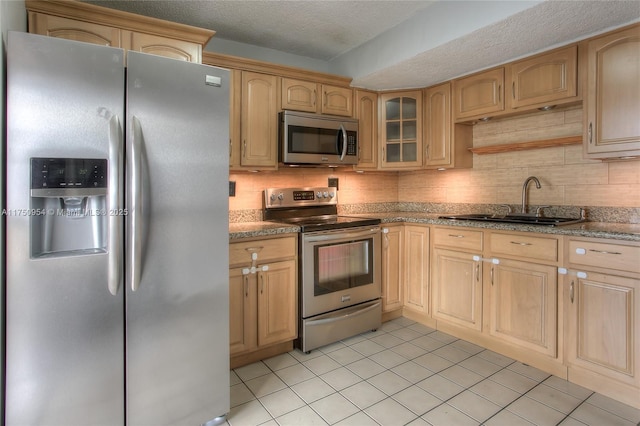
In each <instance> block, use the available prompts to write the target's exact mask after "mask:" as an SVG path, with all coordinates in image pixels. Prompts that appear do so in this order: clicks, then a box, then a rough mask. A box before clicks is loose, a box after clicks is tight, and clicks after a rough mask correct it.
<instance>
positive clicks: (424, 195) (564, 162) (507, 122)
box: [229, 106, 640, 223]
mask: <svg viewBox="0 0 640 426" xmlns="http://www.w3.org/2000/svg"><path fill="white" fill-rule="evenodd" d="M581 133H582V107H581V106H574V107H569V108H564V109H557V110H552V111H547V112H535V113H532V114H528V115H524V116H519V117H513V118H502V119H497V120H493V121H488V122H486V123H478V124H476V125H474V128H473V138H474V140H473V145H474V147H480V146H487V145H497V144H506V143H515V142H526V141H532V140H543V139H551V138H556V137H565V136H574V135H579V134H581ZM473 160H474V165H473V168H472V169H460V170H446V171H435V170H425V171H414V172H366V173H363V174H359V173H355V172H353V171H346V170H339V171H330V170H327V169H285V170H279V171H277V172H260V173H246V172H238V173H233V172H232V173H231V176H230V179H231V180H235V181H236V182H237V191H236V193H237V196H236V197H231V198H230V199H229V200H230V202H229V205H230V210H231V214H232V221H233V220H234V219H233V217H234V216H237V215H238V214H240V212H245V213H247V212H248V214H249V215H250V216H251V215H252V214H253V215H254V217H253V218H254V219H255V220H259V218H255V215H259V211H260V209H262V198H261V197H262V193H261V191H262V190H263V189H264V188H266V187H286V186H316V185H317V186H324V185H326V184H327V178H328V177H338V178H339V182H340V184H339V185H340V186H339V203H340V205H347V204H362V203H369V204H376V203H396V202H411V203H436V204H469V203H470V204H511V205H514V206H518V205H520V203H521V196H522V184H523V182H524V180H525V179H526V178H527V177H528V176H532V175H533V176H537V177H538V178H539V179H540V182H541V184H542V188H541V189H536V188H535V185H531V186H530V187H529V203H530V204H532V205H552V206H576V209H575V214H577V213H578V210H577V208H578V207H584V206H586V207H598V208H599V207H603V208H604V207H607V208H611V207H614V208H618V210H624V212H625V219H623V220H622V221H632V222H636V223H638V222H640V161H638V160H631V161H618V162H602V161H599V160H585V159H583V158H582V146H581V145H569V146H565V147H553V148H542V149H536V150H530V151H512V152H507V153H500V154H488V155H474V159H473ZM568 212H569V214H574V213H573V212H572V209H570V208H569V209H568ZM251 218H252V217H249V219H251ZM243 220H244V219H243Z"/></svg>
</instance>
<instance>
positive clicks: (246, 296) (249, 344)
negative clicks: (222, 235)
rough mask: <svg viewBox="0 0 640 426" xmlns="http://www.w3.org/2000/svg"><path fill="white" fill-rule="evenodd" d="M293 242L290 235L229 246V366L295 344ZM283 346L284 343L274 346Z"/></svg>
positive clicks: (295, 299) (294, 264)
mask: <svg viewBox="0 0 640 426" xmlns="http://www.w3.org/2000/svg"><path fill="white" fill-rule="evenodd" d="M296 241H297V239H296V237H295V236H292V237H286V238H274V239H267V240H255V241H242V242H237V243H232V244H230V250H229V251H230V264H231V266H232V267H231V268H230V270H229V344H230V354H231V358H232V362H231V365H232V367H233V368H235V367H237V366H240V365H243V364H247V363H249V362H253V361H256V360H258V359H261V358H267V357H268V356H273V355H276V354H277V353H281V352H286V351H287V350H291V348H292V346H293V345H292V341H293V340H295V339H296V337H297V326H298V318H297V315H298V307H297V306H298V284H297V258H296V253H297V249H296V244H297V242H296ZM254 258H255V259H254ZM281 344H286V345H284V346H282V347H280V346H278V345H281ZM261 351H266V352H261Z"/></svg>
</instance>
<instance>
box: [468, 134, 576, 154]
mask: <svg viewBox="0 0 640 426" xmlns="http://www.w3.org/2000/svg"><path fill="white" fill-rule="evenodd" d="M581 143H582V135H579V136H568V137H565V138H555V139H544V140H540V141H531V142H518V143H509V144H505V145H491V146H482V147H477V148H469V151H471V152H473V153H474V154H478V155H484V154H498V153H501V152H510V151H524V150H528V149H539V148H549V147H553V146H564V145H578V144H581Z"/></svg>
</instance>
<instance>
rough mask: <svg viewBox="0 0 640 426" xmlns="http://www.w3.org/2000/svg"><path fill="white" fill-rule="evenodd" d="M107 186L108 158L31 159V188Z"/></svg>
mask: <svg viewBox="0 0 640 426" xmlns="http://www.w3.org/2000/svg"><path fill="white" fill-rule="evenodd" d="M106 187H107V160H106V159H95V158H32V159H31V189H72V188H77V189H80V188H82V189H84V188H106Z"/></svg>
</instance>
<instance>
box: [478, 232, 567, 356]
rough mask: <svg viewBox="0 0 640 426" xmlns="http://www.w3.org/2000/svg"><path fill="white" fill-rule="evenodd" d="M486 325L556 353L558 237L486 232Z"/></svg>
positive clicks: (525, 345)
mask: <svg viewBox="0 0 640 426" xmlns="http://www.w3.org/2000/svg"><path fill="white" fill-rule="evenodd" d="M488 240H489V241H488V244H487V247H488V250H487V251H486V252H485V256H486V258H488V261H489V265H488V268H489V271H488V272H489V273H488V275H489V277H488V282H487V284H486V285H485V289H486V290H485V291H487V293H488V295H489V301H488V306H487V308H486V309H487V310H488V316H489V320H488V331H489V334H490V335H491V336H493V337H496V338H497V339H499V341H502V342H504V343H507V344H509V345H513V346H515V347H517V348H521V349H524V350H527V351H535V352H538V353H540V354H542V355H545V356H547V357H549V358H550V359H555V358H557V357H558V350H557V348H558V319H557V315H558V265H559V262H560V261H561V250H560V247H561V245H560V242H559V239H558V238H557V237H555V236H547V235H543V234H532V233H512V232H503V231H493V232H490V233H488Z"/></svg>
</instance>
